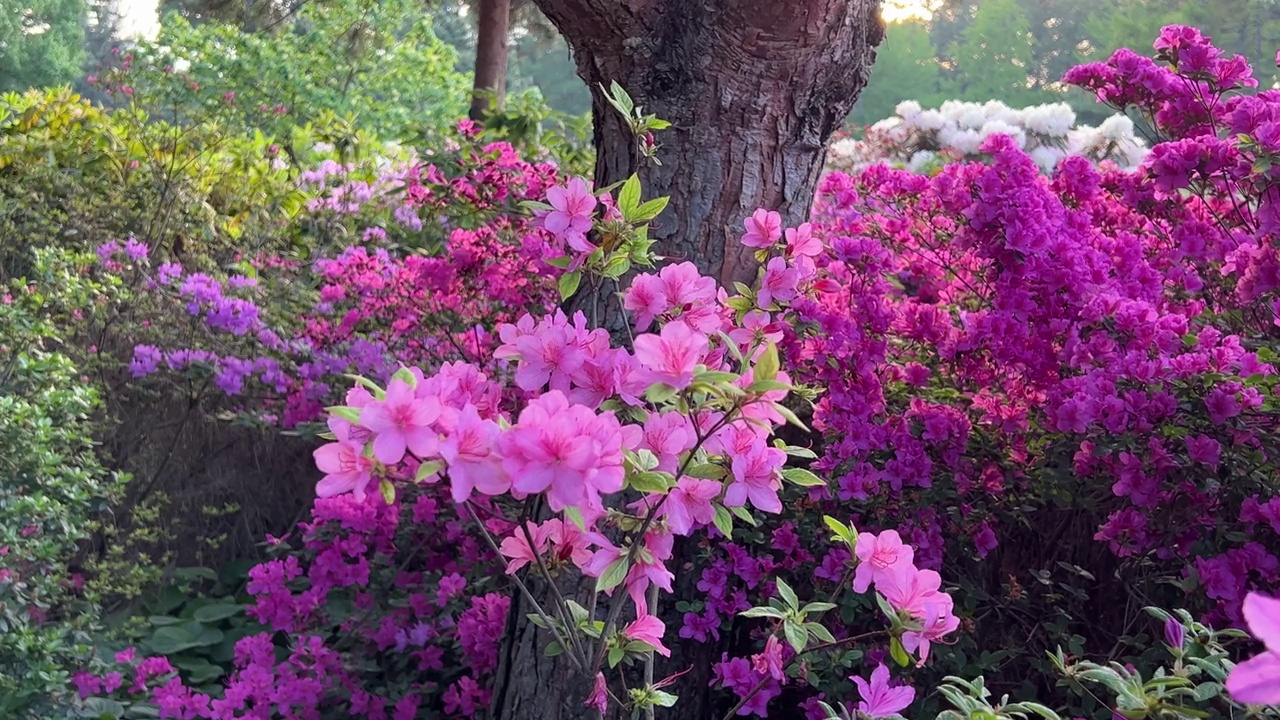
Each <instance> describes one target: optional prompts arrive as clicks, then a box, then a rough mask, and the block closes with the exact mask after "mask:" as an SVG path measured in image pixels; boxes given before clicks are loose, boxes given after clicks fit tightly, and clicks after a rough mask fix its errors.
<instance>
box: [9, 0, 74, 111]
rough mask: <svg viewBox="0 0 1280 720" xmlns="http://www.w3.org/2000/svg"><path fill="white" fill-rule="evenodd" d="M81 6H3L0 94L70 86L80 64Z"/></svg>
mask: <svg viewBox="0 0 1280 720" xmlns="http://www.w3.org/2000/svg"><path fill="white" fill-rule="evenodd" d="M85 14H86V7H85V1H84V0H7V1H6V3H5V4H4V6H3V7H2V8H0V92H3V91H7V90H26V89H27V88H29V87H40V86H44V85H56V84H59V83H64V82H69V81H70V80H72V79H74V78H75V76H76V74H77V73H79V72H80V66H81V65H82V64H83V62H84V24H85Z"/></svg>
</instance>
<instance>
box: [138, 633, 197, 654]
mask: <svg viewBox="0 0 1280 720" xmlns="http://www.w3.org/2000/svg"><path fill="white" fill-rule="evenodd" d="M147 644H148V645H150V646H151V651H152V652H153V653H155V654H157V655H172V654H174V653H179V652H182V651H183V650H190V649H191V648H193V647H199V646H200V641H199V640H198V639H197V638H196V636H194V635H192V634H191V633H189V632H187V631H186V630H184V629H182V628H180V627H174V626H170V627H162V628H160V629H159V630H156V631H155V633H154V634H153V635H152V636H151V638H150V639H149V640H148V641H147Z"/></svg>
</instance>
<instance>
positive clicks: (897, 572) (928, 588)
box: [859, 543, 949, 618]
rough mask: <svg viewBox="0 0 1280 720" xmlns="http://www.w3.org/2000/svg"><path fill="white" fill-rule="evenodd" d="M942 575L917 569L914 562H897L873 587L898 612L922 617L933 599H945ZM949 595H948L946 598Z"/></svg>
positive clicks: (937, 600) (936, 601)
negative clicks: (942, 588)
mask: <svg viewBox="0 0 1280 720" xmlns="http://www.w3.org/2000/svg"><path fill="white" fill-rule="evenodd" d="M859 544H861V543H859ZM941 586H942V578H941V577H940V576H939V575H938V573H936V572H934V571H933V570H919V569H917V568H916V566H915V565H911V564H898V565H896V566H894V568H893V571H892V572H889V573H886V574H885V575H884V576H883V577H881V578H880V579H879V580H878V581H877V582H876V589H877V590H879V591H880V594H881V595H883V596H884V599H885V600H888V601H889V605H891V606H893V608H894V609H895V610H898V611H899V612H905V613H907V614H909V615H911V616H912V617H916V618H923V617H925V616H927V615H928V614H929V606H930V605H931V604H933V603H939V602H945V601H944V600H943V598H945V597H947V596H946V595H945V593H942V592H940V591H939V590H938V588H939V587H941ZM948 599H949V598H948Z"/></svg>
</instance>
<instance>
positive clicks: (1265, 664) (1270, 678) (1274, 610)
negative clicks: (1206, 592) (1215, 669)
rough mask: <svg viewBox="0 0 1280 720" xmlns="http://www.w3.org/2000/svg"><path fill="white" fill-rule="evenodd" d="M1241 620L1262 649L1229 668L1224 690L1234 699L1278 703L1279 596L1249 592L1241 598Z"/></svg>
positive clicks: (1279, 664) (1261, 703)
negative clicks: (1261, 645) (1272, 596)
mask: <svg viewBox="0 0 1280 720" xmlns="http://www.w3.org/2000/svg"><path fill="white" fill-rule="evenodd" d="M1244 621H1245V623H1246V624H1248V626H1249V632H1251V633H1253V636H1254V637H1256V638H1257V639H1258V640H1260V641H1261V642H1262V644H1263V645H1264V646H1265V649H1264V650H1263V651H1262V654H1260V655H1258V656H1256V657H1253V658H1250V659H1249V660H1246V661H1244V662H1242V663H1240V664H1239V665H1236V666H1235V668H1233V669H1232V670H1231V674H1230V675H1228V676H1227V692H1229V693H1231V697H1232V698H1234V699H1235V700H1236V702H1242V703H1247V704H1250V705H1277V704H1280V599H1277V598H1271V597H1267V596H1265V595H1260V594H1258V593H1249V594H1248V595H1247V596H1245V599H1244Z"/></svg>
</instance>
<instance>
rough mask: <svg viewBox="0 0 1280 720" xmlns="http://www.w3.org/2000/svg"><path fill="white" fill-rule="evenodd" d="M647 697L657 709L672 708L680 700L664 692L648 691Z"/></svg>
mask: <svg viewBox="0 0 1280 720" xmlns="http://www.w3.org/2000/svg"><path fill="white" fill-rule="evenodd" d="M649 695H650V697H652V698H653V704H654V705H657V706H658V707H674V706H675V704H676V702H677V701H678V700H679V699H680V698H679V697H678V696H676V695H672V694H671V693H669V692H666V691H665V690H650V691H649Z"/></svg>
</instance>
